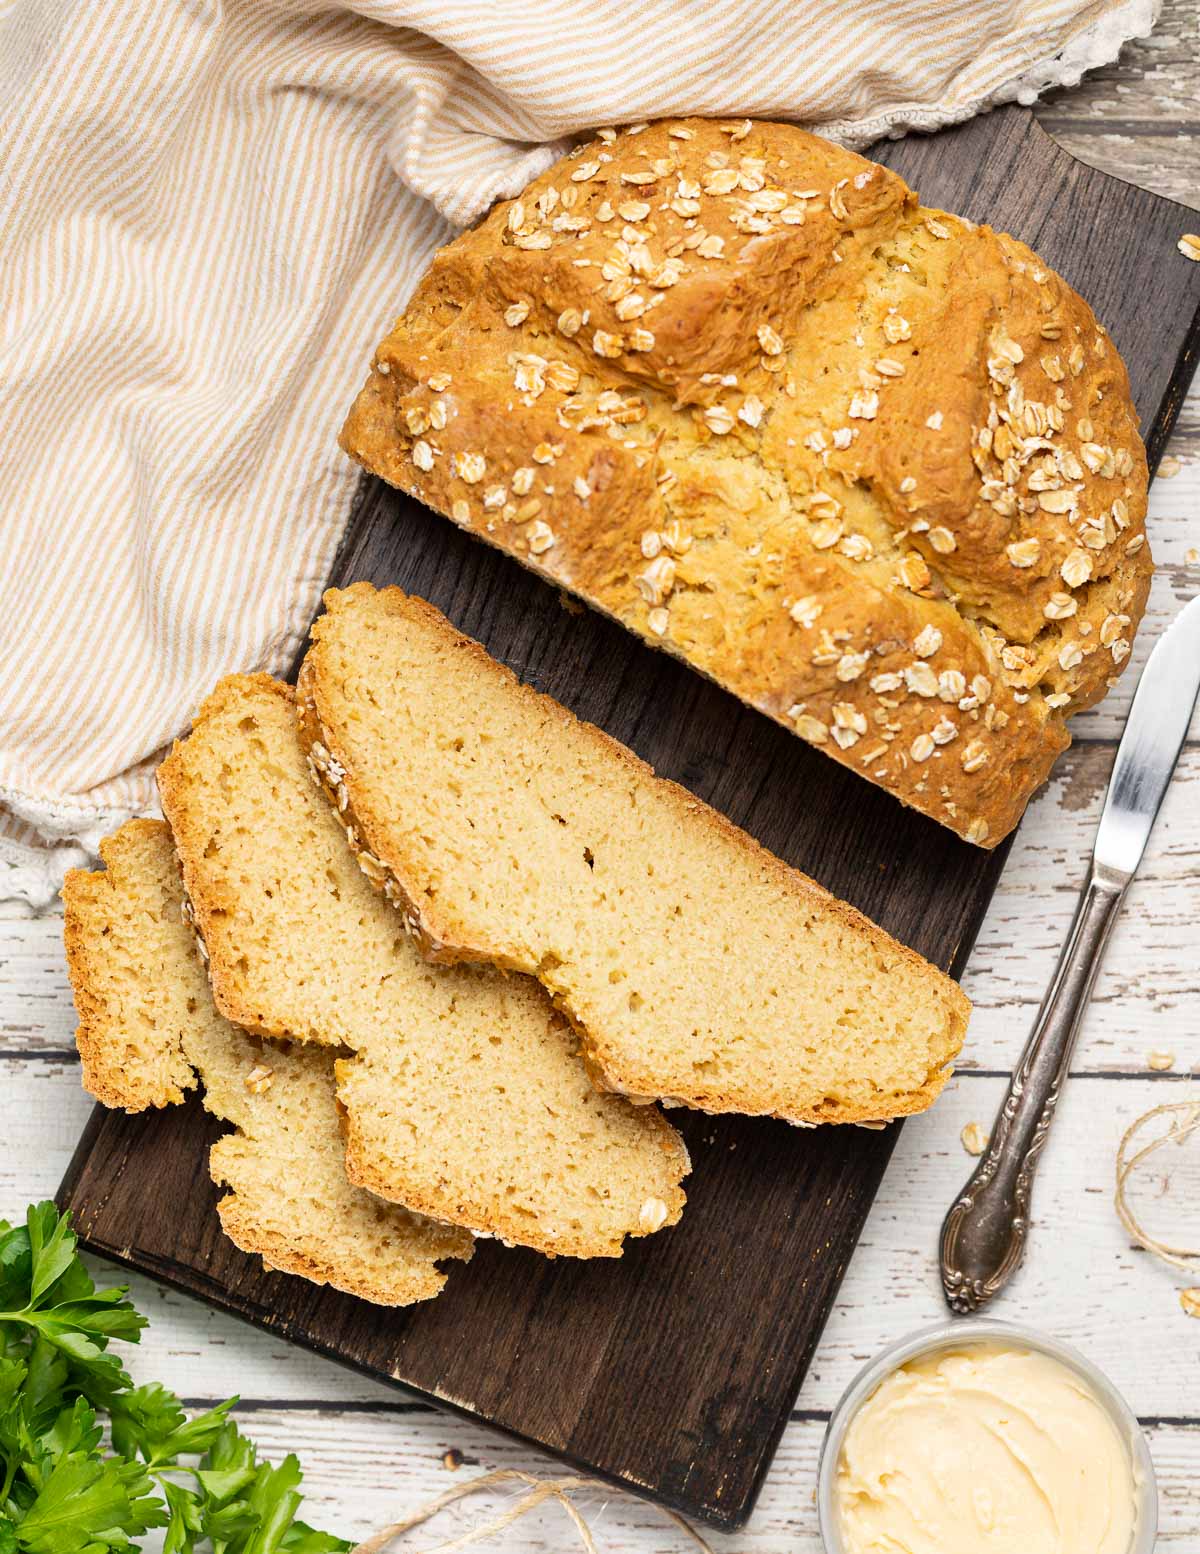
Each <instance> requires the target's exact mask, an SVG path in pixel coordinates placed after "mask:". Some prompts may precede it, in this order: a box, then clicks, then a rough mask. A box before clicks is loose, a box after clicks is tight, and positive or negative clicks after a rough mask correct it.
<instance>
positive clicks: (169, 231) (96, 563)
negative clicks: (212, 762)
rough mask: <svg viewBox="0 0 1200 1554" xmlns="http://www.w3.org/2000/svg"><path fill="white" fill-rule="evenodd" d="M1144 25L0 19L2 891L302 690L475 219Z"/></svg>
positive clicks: (1025, 5) (887, 16) (1033, 77)
mask: <svg viewBox="0 0 1200 1554" xmlns="http://www.w3.org/2000/svg"><path fill="white" fill-rule="evenodd" d="M1152 13H1153V0H1093V3H1085V0H1008V3H991V0H950V3H947V4H944V5H941V6H930V5H929V4H928V0H922V3H920V4H917V3H915V0H855V3H853V4H849V3H845V0H814V3H811V4H809V5H796V4H795V3H794V0H726V3H725V4H724V5H722V6H721V7H719V8H717V7H714V6H713V5H711V3H709V0H646V3H642V4H637V5H629V4H625V3H619V0H586V3H585V0H553V3H550V0H486V3H485V0H422V3H399V0H355V3H353V4H343V5H337V4H332V3H324V0H294V3H285V0H277V3H268V0H188V3H187V4H182V3H163V0H88V3H86V4H80V3H79V0H0V100H2V101H3V102H4V104H5V108H4V113H3V115H0V299H2V302H0V449H2V453H3V456H2V458H0V563H2V564H0V621H3V622H4V626H3V629H2V630H0V811H2V814H0V819H2V820H3V821H4V825H3V827H0V830H2V831H3V832H4V833H5V835H0V895H7V894H20V895H24V896H25V897H27V898H29V899H34V900H37V899H46V898H47V897H48V895H49V894H50V893H51V892H52V890H53V888H54V885H55V884H56V882H57V877H58V875H59V873H60V872H61V868H62V866H63V864H64V863H69V862H71V861H75V859H76V858H77V856H78V854H77V852H68V851H66V850H61V849H60V850H57V851H56V850H55V848H54V847H51V848H50V849H49V850H48V851H42V852H40V853H39V852H37V851H36V850H31V849H30V847H29V846H28V843H29V841H30V838H31V836H32V837H35V838H36V837H41V838H43V839H45V840H46V841H48V842H50V843H58V842H64V841H66V840H68V839H81V840H82V842H83V844H84V845H85V846H86V847H91V846H93V845H94V843H95V841H96V839H97V837H98V836H99V835H100V834H102V833H103V832H104V831H106V830H109V829H111V828H112V827H113V826H114V825H115V824H116V823H117V822H118V821H119V820H120V819H121V818H122V817H123V816H125V815H126V814H128V813H131V812H138V811H144V810H145V809H147V808H148V807H149V806H151V805H152V804H153V775H152V774H153V767H154V764H155V761H156V759H157V755H158V752H159V751H160V750H161V747H162V745H163V744H164V742H165V741H166V740H168V739H169V738H170V737H171V736H173V735H174V734H176V733H178V732H179V731H180V730H181V729H182V728H184V727H185V726H186V724H187V722H188V719H189V717H190V715H191V712H192V710H193V709H194V708H195V706H196V704H197V702H198V701H199V700H200V698H201V697H202V696H203V695H204V694H205V693H206V692H207V691H208V690H209V688H210V687H211V686H212V684H213V683H214V681H215V680H216V679H217V677H218V676H219V675H220V674H222V673H224V672H226V671H228V670H231V669H241V668H252V667H264V668H267V669H270V670H279V669H280V668H282V667H284V666H285V665H286V664H287V663H288V662H289V660H290V659H291V657H292V656H293V654H294V653H295V651H296V649H297V647H298V645H299V643H300V640H301V637H302V634H303V633H304V630H305V628H306V625H307V623H308V621H309V619H310V618H311V616H312V614H313V611H314V608H315V606H316V604H317V601H318V598H319V594H320V590H321V588H322V586H323V584H324V582H325V579H326V576H327V573H328V570H329V567H330V565H331V562H332V558H333V555H334V551H335V549H336V546H337V542H338V538H339V536H340V533H341V529H342V525H343V523H344V520H345V517H346V513H347V511H348V507H349V504H350V501H351V497H352V494H353V490H354V485H355V479H356V477H355V471H354V469H353V468H352V466H351V465H350V464H349V462H348V460H346V459H345V458H344V457H343V456H342V455H341V454H340V453H339V451H338V449H337V446H336V440H335V439H336V434H337V429H338V426H339V424H340V421H341V418H342V416H343V414H344V412H345V410H346V408H347V407H348V405H349V403H350V400H351V398H352V396H353V394H354V392H355V390H356V388H357V386H358V384H359V382H360V380H361V378H362V377H363V375H364V372H365V370H366V366H367V363H368V359H369V353H370V350H371V347H372V345H373V343H374V342H375V341H376V340H377V339H378V338H379V337H380V336H381V335H382V333H383V332H384V331H385V329H386V327H387V326H388V325H389V324H390V322H391V320H392V318H393V317H394V315H395V314H396V313H397V312H398V311H399V309H400V307H401V306H402V305H403V303H404V301H405V299H406V297H407V296H408V294H409V292H410V291H411V289H412V287H413V285H414V284H415V282H416V279H417V277H418V276H419V274H420V272H421V270H422V268H423V266H424V265H425V263H426V262H427V260H428V257H429V255H430V253H431V252H432V250H433V249H434V248H435V247H436V246H437V245H438V244H439V243H441V242H443V241H445V239H446V238H447V237H448V236H449V235H450V234H451V232H452V230H453V224H454V223H464V222H467V221H470V220H473V219H474V218H475V217H476V216H477V215H478V214H479V213H480V212H481V211H482V210H484V209H485V208H486V207H487V205H488V204H489V203H490V202H491V201H492V200H494V199H495V198H496V197H497V196H498V195H501V194H508V193H513V192H515V191H516V190H517V189H518V188H519V187H521V186H522V185H523V184H524V183H525V182H526V181H527V180H528V179H529V178H530V177H532V176H533V175H534V174H535V173H537V172H539V171H540V170H541V169H542V168H544V167H545V166H546V165H548V163H549V162H550V161H551V160H552V159H553V158H554V157H555V156H556V155H558V154H559V153H560V152H561V150H562V149H563V147H564V145H565V144H567V143H568V142H569V137H571V136H572V135H574V134H576V133H577V132H579V131H581V130H583V129H586V128H588V127H593V126H595V125H598V124H601V123H620V122H629V121H633V120H639V119H642V118H645V117H650V116H654V115H658V114H665V113H704V114H719V115H732V114H737V115H739V116H741V115H764V116H770V115H775V116H780V117H789V118H794V119H798V120H800V121H802V122H807V123H809V124H812V125H814V126H817V127H821V128H823V129H824V130H825V131H826V132H827V133H831V134H834V135H837V136H839V137H840V138H843V139H847V140H850V141H852V142H855V143H860V144H861V143H863V142H865V141H867V140H869V139H871V138H873V137H874V136H876V135H878V134H881V133H885V132H887V131H888V130H889V129H892V128H894V127H897V126H900V127H903V126H907V125H918V126H921V127H926V128H930V127H934V126H936V125H938V124H941V123H946V122H949V121H951V120H954V119H956V118H961V117H965V116H966V115H967V114H969V113H971V112H973V111H975V110H976V109H977V108H978V106H979V105H980V104H982V103H986V102H988V101H991V100H999V99H1000V98H1003V97H1004V96H1011V95H1013V94H1014V93H1016V92H1017V91H1028V92H1030V93H1033V92H1036V91H1037V90H1039V89H1041V88H1042V87H1043V86H1044V85H1045V84H1047V83H1049V82H1053V81H1058V80H1060V79H1063V78H1064V76H1066V77H1069V76H1070V75H1071V73H1072V72H1074V73H1077V72H1078V69H1079V68H1081V66H1082V65H1084V64H1090V63H1097V62H1099V59H1100V58H1103V57H1110V56H1111V54H1113V53H1115V50H1116V47H1117V46H1118V45H1119V42H1120V41H1121V38H1122V37H1125V36H1129V35H1130V34H1131V33H1132V32H1134V31H1138V30H1144V28H1145V27H1146V26H1148V25H1149V22H1150V20H1151V18H1152ZM1064 49H1065V50H1066V52H1065V54H1064V53H1063V51H1064ZM31 881H32V882H33V883H32V884H31Z"/></svg>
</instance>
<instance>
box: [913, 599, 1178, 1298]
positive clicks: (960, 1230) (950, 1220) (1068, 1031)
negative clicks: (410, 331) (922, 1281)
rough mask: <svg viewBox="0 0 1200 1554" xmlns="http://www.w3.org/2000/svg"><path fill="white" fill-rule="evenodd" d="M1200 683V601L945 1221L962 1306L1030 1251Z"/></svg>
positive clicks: (1123, 772) (1157, 668)
mask: <svg viewBox="0 0 1200 1554" xmlns="http://www.w3.org/2000/svg"><path fill="white" fill-rule="evenodd" d="M1198 690H1200V598H1196V599H1193V600H1192V601H1191V602H1190V603H1189V604H1188V605H1186V606H1185V608H1184V609H1183V610H1182V611H1181V612H1180V614H1179V615H1178V616H1177V617H1176V619H1175V620H1174V621H1173V622H1172V623H1171V626H1170V627H1169V629H1168V630H1167V631H1166V632H1165V633H1164V635H1163V636H1162V637H1161V639H1160V640H1159V642H1158V643H1157V644H1156V646H1155V648H1154V651H1153V652H1152V653H1151V654H1150V657H1149V660H1148V661H1147V663H1146V667H1145V669H1143V671H1142V676H1141V679H1140V680H1139V681H1138V687H1137V693H1136V694H1135V696H1134V698H1133V706H1132V707H1131V708H1130V712H1129V720H1128V722H1127V723H1126V725H1125V732H1124V733H1123V734H1122V736H1121V743H1120V745H1119V746H1118V749H1117V759H1116V761H1115V762H1114V764H1113V770H1112V776H1111V778H1110V779H1109V784H1108V793H1107V795H1106V797H1105V800H1104V812H1103V814H1102V815H1101V816H1100V829H1099V831H1098V832H1097V833H1096V845H1095V848H1094V849H1093V851H1092V862H1091V867H1090V868H1089V870H1088V875H1087V880H1086V882H1085V884H1084V887H1083V890H1082V892H1081V894H1080V897H1079V905H1078V906H1077V907H1076V909H1075V918H1074V921H1073V922H1072V924H1071V931H1070V933H1069V934H1068V936H1067V943H1066V947H1065V948H1064V950H1063V952H1062V958H1061V959H1060V960H1059V963H1058V966H1057V968H1056V970H1055V972H1054V977H1053V980H1052V981H1051V983H1050V988H1049V991H1048V992H1047V994H1046V997H1045V999H1044V1000H1043V1002H1042V1006H1041V1008H1040V1009H1039V1010H1038V1016H1037V1020H1036V1021H1035V1023H1034V1027H1033V1031H1032V1033H1031V1034H1030V1037H1029V1040H1028V1042H1027V1043H1026V1044H1025V1050H1024V1051H1023V1052H1022V1054H1021V1060H1020V1062H1019V1063H1018V1064H1017V1068H1016V1071H1015V1073H1014V1074H1013V1078H1012V1083H1011V1085H1010V1086H1009V1089H1008V1094H1007V1095H1006V1096H1005V1098H1004V1104H1003V1106H1001V1108H1000V1111H999V1113H998V1114H997V1116H996V1121H995V1124H994V1125H993V1128H992V1136H991V1140H990V1143H989V1145H988V1148H987V1150H986V1152H985V1153H984V1155H983V1157H982V1158H981V1160H980V1162H979V1165H978V1166H977V1167H976V1169H975V1171H974V1173H973V1175H972V1176H971V1179H970V1180H969V1181H968V1182H967V1184H966V1186H965V1187H964V1188H963V1191H962V1194H961V1196H960V1197H959V1198H958V1199H957V1201H956V1202H955V1203H954V1204H953V1206H952V1207H951V1209H950V1212H949V1213H948V1214H947V1215H946V1218H945V1221H944V1222H943V1224H942V1237H941V1274H942V1288H943V1290H944V1292H945V1296H946V1300H947V1302H948V1303H949V1305H950V1308H951V1310H953V1311H958V1312H971V1311H978V1310H979V1308H980V1307H981V1306H984V1305H986V1304H987V1302H988V1301H989V1300H991V1298H992V1296H993V1295H995V1294H996V1292H997V1290H999V1289H1002V1288H1003V1286H1004V1285H1005V1283H1006V1282H1007V1281H1008V1279H1009V1277H1010V1276H1011V1274H1012V1273H1013V1271H1014V1270H1015V1269H1016V1268H1017V1266H1018V1265H1019V1263H1020V1261H1021V1257H1022V1254H1023V1253H1024V1251H1025V1242H1026V1239H1027V1237H1028V1235H1029V1197H1030V1191H1031V1189H1032V1187H1033V1177H1034V1172H1035V1171H1036V1170H1037V1164H1038V1158H1039V1156H1040V1155H1041V1152H1042V1149H1043V1147H1044V1146H1045V1143H1046V1137H1047V1135H1048V1133H1049V1132H1050V1124H1051V1123H1052V1122H1053V1121H1054V1109H1055V1107H1056V1106H1057V1105H1058V1098H1059V1095H1060V1094H1061V1093H1062V1087H1063V1085H1064V1084H1065V1082H1066V1078H1067V1073H1068V1069H1069V1066H1070V1062H1071V1053H1072V1051H1073V1049H1074V1046H1075V1037H1076V1034H1077V1033H1078V1030H1079V1024H1080V1020H1081V1019H1082V1016H1083V1011H1084V1009H1085V1008H1086V1007H1087V1001H1088V997H1089V995H1090V994H1091V991H1092V984H1093V983H1094V982H1095V980H1096V972H1097V971H1098V970H1099V967H1100V958H1101V956H1102V954H1103V952H1104V946H1105V944H1106V943H1107V942H1108V936H1109V933H1110V932H1111V930H1112V926H1113V923H1114V922H1115V921H1116V917H1117V912H1118V911H1119V910H1120V906H1121V902H1122V900H1123V899H1124V896H1125V892H1126V890H1127V889H1128V887H1129V882H1130V880H1131V879H1132V878H1133V876H1134V874H1135V873H1136V871H1137V867H1138V864H1139V863H1141V861H1142V853H1143V852H1144V851H1145V848H1146V841H1147V839H1148V838H1149V836H1150V831H1151V828H1152V827H1153V825H1154V820H1155V817H1156V815H1157V814H1158V809H1159V805H1160V804H1161V803H1162V800H1163V794H1164V793H1166V791H1167V784H1168V783H1169V782H1170V780H1171V773H1172V772H1173V771H1174V770H1175V763H1176V761H1177V760H1178V759H1179V752H1180V750H1181V748H1182V746H1183V741H1184V739H1185V737H1186V736H1187V731H1188V724H1189V723H1190V721H1191V716H1192V709H1193V707H1194V706H1195V703H1196V695H1197V691H1198Z"/></svg>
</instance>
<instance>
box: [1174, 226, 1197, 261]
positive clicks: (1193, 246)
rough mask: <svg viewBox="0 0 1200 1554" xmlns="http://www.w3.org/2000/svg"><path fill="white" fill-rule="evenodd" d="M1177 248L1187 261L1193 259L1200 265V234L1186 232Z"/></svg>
mask: <svg viewBox="0 0 1200 1554" xmlns="http://www.w3.org/2000/svg"><path fill="white" fill-rule="evenodd" d="M1176 247H1177V248H1178V249H1179V252H1180V253H1181V254H1182V255H1183V257H1184V258H1185V259H1193V260H1195V262H1196V263H1197V264H1200V232H1185V233H1184V234H1183V236H1182V237H1181V238H1180V239H1179V242H1178V243H1177V244H1176Z"/></svg>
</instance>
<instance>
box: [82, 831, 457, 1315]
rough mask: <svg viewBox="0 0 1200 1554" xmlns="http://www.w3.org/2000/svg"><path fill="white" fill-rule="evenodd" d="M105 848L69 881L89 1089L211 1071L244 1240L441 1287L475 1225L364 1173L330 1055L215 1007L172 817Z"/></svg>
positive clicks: (293, 1264)
mask: <svg viewBox="0 0 1200 1554" xmlns="http://www.w3.org/2000/svg"><path fill="white" fill-rule="evenodd" d="M100 855H101V858H102V859H103V861H104V864H105V866H106V867H105V869H104V870H103V871H102V872H95V873H91V872H85V871H83V870H75V871H73V872H72V873H70V874H68V875H67V878H66V880H65V882H64V884H63V902H64V905H65V908H66V917H65V928H64V934H65V939H66V947H67V966H68V970H69V972H70V977H71V984H72V987H73V989H74V993H75V1005H76V1009H77V1010H78V1013H79V1030H78V1033H77V1037H76V1040H77V1043H78V1047H79V1055H80V1058H81V1059H82V1063H83V1083H84V1088H85V1089H87V1090H88V1091H89V1092H90V1093H91V1094H92V1095H94V1096H95V1097H96V1099H97V1100H99V1101H102V1102H103V1103H104V1104H105V1105H106V1106H113V1107H121V1108H123V1109H124V1110H125V1111H130V1112H137V1111H144V1110H145V1109H146V1108H147V1107H152V1106H168V1105H171V1104H172V1103H173V1102H177V1101H181V1100H182V1099H183V1098H184V1093H185V1092H186V1091H187V1090H190V1089H192V1088H193V1087H194V1086H195V1085H196V1083H197V1081H198V1082H199V1083H200V1084H201V1085H202V1086H203V1089H204V1105H205V1107H206V1108H207V1109H208V1110H209V1111H210V1112H212V1113H213V1115H214V1116H216V1117H219V1118H221V1119H222V1121H224V1122H229V1123H232V1124H233V1126H234V1129H235V1131H234V1132H232V1133H229V1134H226V1135H225V1136H224V1137H223V1138H220V1139H218V1140H217V1142H216V1143H215V1144H214V1145H213V1147H212V1151H211V1153H210V1156H209V1167H210V1170H211V1172H212V1177H213V1180H214V1181H215V1182H216V1183H217V1184H218V1185H222V1186H225V1187H227V1188H228V1189H229V1191H228V1192H227V1193H226V1194H225V1196H224V1197H222V1199H221V1200H220V1202H219V1203H218V1205H217V1213H218V1214H219V1216H220V1219H221V1226H222V1229H223V1230H224V1231H225V1233H226V1235H227V1236H228V1237H229V1238H230V1240H231V1241H233V1242H234V1243H235V1245H237V1246H239V1247H240V1248H241V1249H242V1251H244V1252H250V1253H255V1254H257V1255H258V1256H260V1257H261V1258H262V1259H263V1262H264V1263H265V1264H266V1265H267V1267H268V1268H277V1269H280V1270H282V1271H283V1272H286V1273H293V1274H299V1275H300V1276H301V1277H302V1278H305V1279H309V1280H311V1281H312V1282H313V1283H316V1284H330V1285H333V1286H334V1287H335V1288H336V1289H340V1290H345V1291H347V1292H348V1293H349V1294H351V1295H358V1296H361V1297H362V1298H363V1299H365V1300H370V1301H374V1302H376V1303H377V1304H380V1305H387V1306H406V1305H409V1304H411V1303H412V1302H414V1301H419V1300H428V1299H429V1298H430V1297H431V1296H433V1295H436V1294H437V1293H438V1292H439V1290H441V1288H442V1286H443V1285H444V1284H445V1282H446V1275H445V1273H444V1272H443V1270H442V1269H441V1268H440V1267H439V1266H438V1265H439V1263H440V1262H443V1261H446V1260H448V1259H453V1258H457V1259H461V1260H465V1259H467V1258H469V1257H470V1256H471V1253H472V1250H473V1242H472V1240H471V1237H470V1235H469V1234H468V1233H467V1232H466V1231H465V1230H460V1229H457V1228H455V1227H451V1226H446V1225H438V1224H435V1223H434V1222H433V1221H432V1220H427V1219H421V1218H418V1217H417V1216H416V1215H413V1214H409V1213H408V1212H407V1210H405V1209H402V1208H399V1207H397V1206H396V1205H395V1204H391V1203H384V1202H383V1201H382V1200H381V1199H379V1198H375V1197H372V1195H371V1194H370V1193H367V1192H364V1191H363V1190H362V1189H361V1188H358V1187H353V1186H351V1184H350V1182H349V1181H348V1180H347V1177H346V1165H345V1151H344V1149H343V1147H342V1140H341V1134H340V1131H339V1128H338V1117H337V1104H336V1101H335V1099H334V1075H333V1065H334V1058H333V1054H332V1053H330V1052H327V1051H323V1050H322V1049H321V1048H319V1047H305V1046H301V1045H299V1044H295V1043H293V1044H289V1045H282V1044H278V1043H271V1042H267V1041H264V1040H263V1039H262V1038H261V1037H258V1036H251V1035H249V1034H248V1033H247V1032H245V1031H242V1030H239V1029H238V1028H237V1027H236V1026H234V1025H231V1024H230V1023H229V1021H228V1020H225V1019H223V1018H222V1016H221V1015H219V1014H218V1013H217V1011H216V1009H215V1008H214V1007H213V1001H212V993H211V991H210V989H209V985H208V978H207V977H206V975H205V971H204V964H203V961H202V959H201V955H200V951H199V948H198V945H197V941H196V936H195V933H194V932H193V929H192V927H191V924H190V923H189V922H188V920H187V917H186V915H185V912H184V908H185V899H184V894H183V881H182V879H181V878H180V875H179V864H178V861H177V859H176V857H175V850H174V847H173V846H172V843H171V837H170V833H169V831H168V830H167V827H166V826H165V825H164V824H163V823H162V821H154V820H132V821H130V822H129V823H128V824H127V825H124V826H122V827H121V829H120V830H119V831H118V832H116V834H115V835H113V836H110V837H108V838H107V839H106V840H105V841H104V842H102V843H101V844H100Z"/></svg>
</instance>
